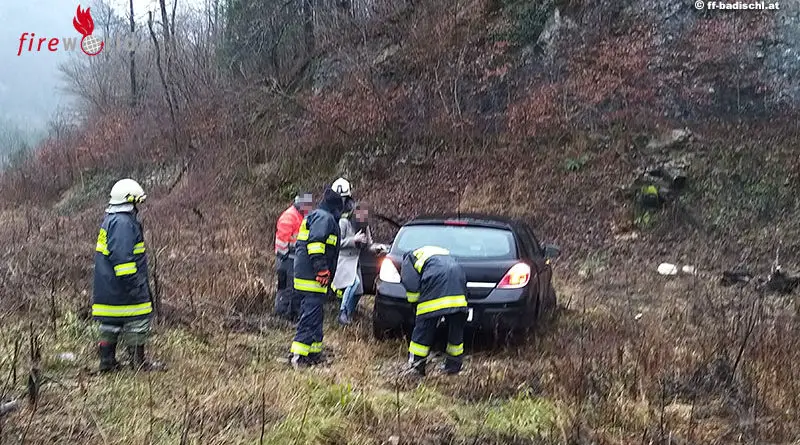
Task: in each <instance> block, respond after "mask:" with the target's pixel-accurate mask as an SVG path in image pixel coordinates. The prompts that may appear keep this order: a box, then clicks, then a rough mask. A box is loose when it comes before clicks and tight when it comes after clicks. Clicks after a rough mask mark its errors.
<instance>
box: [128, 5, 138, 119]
mask: <svg viewBox="0 0 800 445" xmlns="http://www.w3.org/2000/svg"><path fill="white" fill-rule="evenodd" d="M130 7H131V10H130V12H131V35H130V41H129V42H128V44H129V45H130V46H131V47H130V61H131V68H130V69H131V108H135V107H136V60H135V55H136V50H135V47H134V39H135V38H136V36H135V32H136V22H135V21H134V18H133V0H130Z"/></svg>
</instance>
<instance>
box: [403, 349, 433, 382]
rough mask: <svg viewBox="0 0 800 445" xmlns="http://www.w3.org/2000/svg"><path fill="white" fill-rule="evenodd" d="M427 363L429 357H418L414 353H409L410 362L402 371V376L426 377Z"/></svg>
mask: <svg viewBox="0 0 800 445" xmlns="http://www.w3.org/2000/svg"><path fill="white" fill-rule="evenodd" d="M426 365H427V357H418V356H416V355H414V354H408V364H407V365H406V366H405V368H403V370H402V371H401V372H400V375H401V376H402V377H416V378H419V377H425V366H426Z"/></svg>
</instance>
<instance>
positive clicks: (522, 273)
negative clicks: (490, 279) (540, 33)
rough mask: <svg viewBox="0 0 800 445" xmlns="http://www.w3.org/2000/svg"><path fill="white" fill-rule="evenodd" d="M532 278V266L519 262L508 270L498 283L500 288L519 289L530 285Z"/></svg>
mask: <svg viewBox="0 0 800 445" xmlns="http://www.w3.org/2000/svg"><path fill="white" fill-rule="evenodd" d="M530 279H531V267H530V266H528V265H527V264H525V263H517V264H515V265H514V266H513V267H512V268H511V269H509V270H508V272H506V275H505V276H504V277H503V279H502V280H500V283H499V284H498V285H497V287H498V288H500V289H519V288H521V287H525V286H527V285H528V281H530Z"/></svg>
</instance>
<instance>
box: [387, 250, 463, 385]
mask: <svg viewBox="0 0 800 445" xmlns="http://www.w3.org/2000/svg"><path fill="white" fill-rule="evenodd" d="M400 276H401V282H402V283H403V286H404V287H405V288H406V297H407V298H408V301H409V302H410V303H416V313H417V316H416V321H415V323H414V330H413V331H412V333H411V342H410V344H409V346H408V352H409V358H408V364H409V366H408V368H407V369H406V372H405V373H406V375H416V376H425V365H426V363H427V358H428V354H429V353H430V349H431V346H432V345H433V341H434V336H435V333H436V325H437V323H438V321H439V320H440V319H441V318H444V320H445V322H446V323H447V325H448V335H447V350H446V352H447V358H446V359H445V362H444V365H443V367H442V371H443V372H444V373H446V374H457V373H459V372H460V371H461V366H462V354H464V326H465V325H466V322H467V298H466V290H467V277H466V275H465V273H464V270H463V269H462V268H461V266H460V265H459V264H458V263H457V262H456V260H455V259H454V258H453V257H452V256H450V252H449V251H447V250H446V249H443V248H441V247H435V246H425V247H421V248H419V249H417V250H414V251H413V252H408V253H406V254H405V255H404V256H403V263H402V265H401V269H400Z"/></svg>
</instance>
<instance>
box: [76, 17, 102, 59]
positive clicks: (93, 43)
mask: <svg viewBox="0 0 800 445" xmlns="http://www.w3.org/2000/svg"><path fill="white" fill-rule="evenodd" d="M90 9H91V8H86V9H84V10H81V5H78V11H77V12H76V13H75V17H74V18H73V19H72V26H74V27H75V29H76V30H77V31H78V32H79V33H81V35H82V36H83V38H82V39H81V49H82V50H83V52H84V53H85V54H86V55H87V56H94V55H97V54H99V53H100V51H102V50H103V46H104V45H105V42H103V41H102V40H100V39H98V38H97V37H95V36H93V35H92V33H93V32H94V20H92V13H91V11H90Z"/></svg>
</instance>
